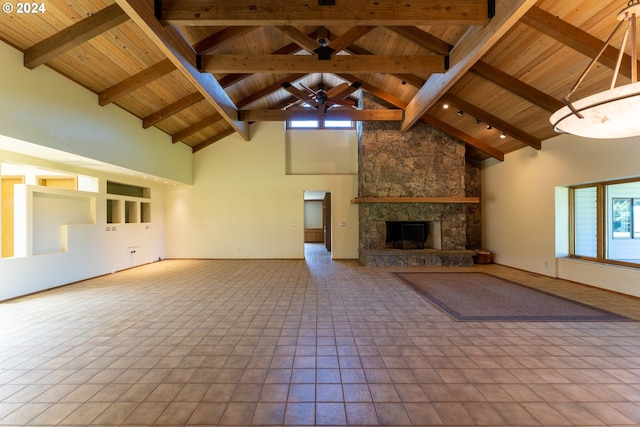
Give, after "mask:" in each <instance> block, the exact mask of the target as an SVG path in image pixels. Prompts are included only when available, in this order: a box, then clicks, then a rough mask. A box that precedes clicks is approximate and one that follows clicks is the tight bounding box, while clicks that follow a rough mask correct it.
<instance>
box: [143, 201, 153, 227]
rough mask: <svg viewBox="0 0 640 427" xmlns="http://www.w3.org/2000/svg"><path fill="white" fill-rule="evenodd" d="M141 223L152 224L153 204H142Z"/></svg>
mask: <svg viewBox="0 0 640 427" xmlns="http://www.w3.org/2000/svg"><path fill="white" fill-rule="evenodd" d="M140 222H143V223H149V222H151V203H148V202H141V203H140Z"/></svg>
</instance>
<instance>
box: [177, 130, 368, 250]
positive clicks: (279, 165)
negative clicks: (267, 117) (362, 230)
mask: <svg viewBox="0 0 640 427" xmlns="http://www.w3.org/2000/svg"><path fill="white" fill-rule="evenodd" d="M251 135H252V140H251V141H250V142H245V141H243V140H242V139H241V138H240V137H238V136H237V135H231V136H229V137H227V138H225V139H223V140H221V141H218V142H216V143H215V144H214V145H212V146H210V147H208V148H207V149H206V150H201V151H198V152H197V153H195V155H194V180H193V186H180V185H178V186H176V187H171V188H168V189H167V193H166V198H167V213H166V220H167V256H168V257H172V258H191V257H195V258H294V259H301V258H303V257H304V198H303V197H304V191H305V190H326V191H329V192H331V196H332V225H333V233H332V236H333V251H332V257H333V258H335V259H356V258H357V257H358V208H357V205H352V204H351V203H350V200H351V199H352V198H354V197H356V196H357V185H358V178H357V175H286V173H285V171H286V165H285V129H284V125H283V124H282V123H279V122H262V123H256V124H254V125H252V129H251ZM341 223H344V224H345V226H344V227H343V226H341ZM294 224H295V225H294Z"/></svg>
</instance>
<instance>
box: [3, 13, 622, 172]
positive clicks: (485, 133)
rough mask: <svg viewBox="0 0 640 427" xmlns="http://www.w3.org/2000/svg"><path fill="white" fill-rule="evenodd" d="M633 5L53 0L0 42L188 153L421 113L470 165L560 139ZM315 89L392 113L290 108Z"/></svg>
mask: <svg viewBox="0 0 640 427" xmlns="http://www.w3.org/2000/svg"><path fill="white" fill-rule="evenodd" d="M331 3H333V4H331ZM626 3H627V2H626V1H620V0H616V1H604V0H576V1H567V2H559V1H556V0H539V1H535V0H495V1H494V0H489V1H487V0H444V1H440V0H407V1H404V2H398V1H395V0H378V1H375V2H373V1H366V0H333V1H332V0H312V1H299V0H298V1H293V0H292V1H285V0H282V1H273V0H235V1H233V2H230V1H228V0H207V1H204V0H155V2H154V1H153V0H115V1H114V0H74V1H73V2H67V1H65V0H47V1H46V2H44V3H36V4H42V5H43V8H42V10H38V13H17V12H16V11H15V10H14V11H13V12H12V13H3V14H2V15H0V40H3V41H4V42H6V43H8V44H9V45H11V46H13V47H15V48H16V49H19V50H20V51H22V52H23V53H24V65H25V67H27V68H30V69H33V68H36V67H39V66H48V67H50V68H52V69H53V70H55V71H57V72H59V73H60V74H62V75H64V76H65V77H67V78H69V79H71V80H73V81H74V82H76V83H78V84H80V85H82V86H83V87H85V88H87V89H89V90H90V91H92V92H94V93H96V94H97V96H98V99H97V102H98V103H99V104H100V105H107V104H115V105H117V106H119V107H121V108H122V109H124V110H126V111H128V112H129V113H131V114H133V115H135V116H136V117H138V118H140V119H141V126H143V127H144V128H148V127H150V126H155V127H157V128H158V129H160V130H162V131H163V132H166V133H167V134H169V135H171V137H172V141H173V143H183V144H186V145H188V146H190V147H192V149H193V151H194V152H195V151H198V150H201V149H204V148H206V147H207V146H209V145H211V144H212V143H215V142H216V141H218V140H220V139H221V138H223V137H225V136H227V135H230V134H232V133H235V132H237V133H238V134H239V135H240V136H241V137H242V138H243V139H245V140H249V139H250V138H251V135H250V128H249V122H252V121H260V120H286V119H288V118H293V117H313V116H315V115H319V114H320V115H323V117H325V118H338V117H348V118H352V119H355V120H395V121H397V122H398V128H399V129H401V130H402V131H407V130H409V129H410V128H411V127H412V126H413V125H414V124H415V123H416V121H418V120H422V121H424V122H426V123H429V124H431V125H432V126H434V127H436V128H439V129H441V130H442V131H444V132H446V133H448V134H450V135H452V136H455V137H457V138H459V139H461V140H462V141H464V142H465V143H466V144H467V147H468V150H467V152H468V154H469V155H470V156H471V157H473V158H476V159H479V160H482V159H487V158H491V157H493V158H496V159H499V160H504V155H505V154H507V153H510V152H512V151H514V150H518V149H522V148H526V149H535V150H539V149H541V148H542V147H541V141H543V140H544V139H547V138H549V137H552V136H553V135H554V132H553V129H552V128H551V125H550V124H549V116H550V114H551V113H552V112H553V111H555V110H556V109H558V108H560V107H561V106H562V105H563V104H562V101H561V99H562V97H563V96H564V95H565V94H566V93H567V92H568V91H569V89H570V88H571V86H572V85H573V84H574V83H575V79H576V78H577V76H578V75H580V73H581V72H582V71H583V70H584V68H585V67H586V66H587V64H588V63H589V61H590V59H591V58H592V57H593V56H595V54H596V52H597V51H598V50H599V49H600V47H601V45H602V43H603V40H604V39H606V37H607V36H608V35H609V33H610V32H611V31H612V29H613V27H614V26H615V25H616V18H615V17H616V15H617V13H618V12H619V10H621V9H622V8H623V7H624V6H626ZM323 41H324V42H325V43H323ZM327 43H328V44H327ZM612 45H613V46H619V45H620V44H619V43H618V42H617V40H613V41H612ZM319 48H320V49H319ZM627 53H628V52H627ZM321 55H324V56H326V59H322V60H321V59H320V58H321ZM617 56H618V52H617V51H616V49H615V48H613V47H611V48H609V49H608V50H607V52H606V53H605V55H603V57H602V58H601V60H600V62H599V64H598V66H597V67H596V69H595V70H594V71H592V73H591V74H590V77H589V80H587V81H585V82H584V84H583V85H582V87H581V88H580V90H579V92H582V93H583V94H590V93H593V92H596V91H600V90H603V89H606V88H607V86H608V84H609V79H610V78H611V74H612V68H613V67H614V65H615V61H616V58H617ZM622 72H623V74H624V76H627V77H623V80H624V79H625V78H627V79H628V76H629V75H630V59H628V60H627V61H625V62H624V66H623V70H622ZM627 81H628V80H627ZM622 83H623V84H624V83H626V82H625V81H622ZM288 84H290V85H292V86H290V87H289V89H287V88H285V87H284V86H287V85H288ZM320 84H324V86H325V89H327V92H330V93H333V94H338V95H339V96H336V97H335V98H336V99H338V98H341V99H343V100H348V99H356V100H357V99H358V98H359V97H361V96H362V92H368V93H369V94H371V95H373V96H375V97H377V98H379V99H381V100H383V101H385V103H386V104H388V105H389V110H387V111H384V110H383V111H357V110H354V109H353V108H352V107H350V106H348V105H347V106H343V107H340V106H338V108H331V109H326V110H325V109H324V108H319V107H320V105H319V103H318V102H315V101H314V100H313V99H311V98H309V102H308V105H311V106H312V107H311V108H302V107H300V105H298V106H294V107H291V106H292V105H295V104H296V101H298V98H296V96H294V95H296V94H298V95H299V96H304V95H306V94H307V93H306V92H305V90H304V89H303V88H304V86H307V87H310V88H312V89H313V90H317V89H318V86H319V85H320ZM354 84H355V85H354ZM350 85H353V86H350ZM347 88H349V89H348V90H347ZM331 91H333V92H331ZM579 95H580V93H577V94H576V96H579ZM338 101H340V99H338ZM351 103H355V102H351ZM445 103H446V104H448V105H449V108H447V109H445V108H443V106H444V104H445ZM297 104H301V103H300V102H297ZM323 105H324V104H323ZM326 105H329V104H326ZM286 107H291V108H286ZM313 107H317V109H316V108H313ZM285 108H286V109H285ZM501 136H503V137H501Z"/></svg>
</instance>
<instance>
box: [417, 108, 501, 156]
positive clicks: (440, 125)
mask: <svg viewBox="0 0 640 427" xmlns="http://www.w3.org/2000/svg"><path fill="white" fill-rule="evenodd" d="M420 120H422V121H423V122H425V123H427V124H429V125H431V126H433V127H434V128H436V129H440V130H441V131H442V132H444V133H446V134H447V135H449V136H452V137H454V138H457V139H459V140H460V141H463V142H464V143H465V144H467V145H470V146H472V147H474V148H477V149H478V150H480V151H482V152H483V153H485V154H488V155H490V156H491V157H493V158H495V159H497V160H500V161H501V162H503V161H504V153H503V152H502V151H500V150H498V149H495V148H493V147H492V146H490V145H489V144H487V143H486V142H484V141H481V140H479V139H478V138H474V137H473V136H471V135H467V134H466V133H464V132H462V131H461V130H459V129H456V128H454V127H453V126H451V125H449V124H448V123H445V122H443V121H442V120H439V119H436V118H435V117H433V116H430V115H428V114H424V115H423V116H422V117H420Z"/></svg>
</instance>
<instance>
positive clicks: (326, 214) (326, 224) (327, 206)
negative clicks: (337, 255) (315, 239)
mask: <svg viewBox="0 0 640 427" xmlns="http://www.w3.org/2000/svg"><path fill="white" fill-rule="evenodd" d="M322 230H323V232H324V246H325V248H327V251H329V252H331V193H325V194H324V200H322Z"/></svg>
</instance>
